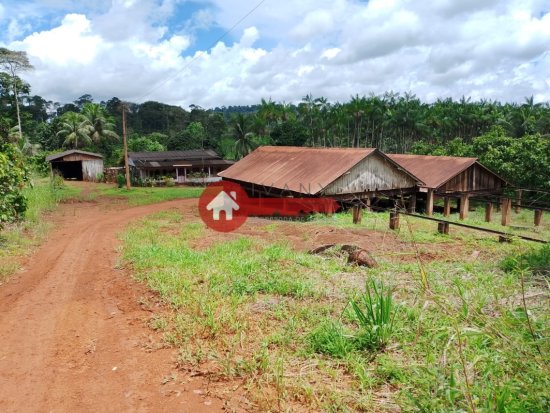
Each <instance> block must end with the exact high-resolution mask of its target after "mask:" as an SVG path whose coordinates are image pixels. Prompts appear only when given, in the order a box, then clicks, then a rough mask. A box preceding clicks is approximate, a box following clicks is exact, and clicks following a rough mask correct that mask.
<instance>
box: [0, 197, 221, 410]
mask: <svg viewBox="0 0 550 413" xmlns="http://www.w3.org/2000/svg"><path fill="white" fill-rule="evenodd" d="M196 202H197V201H196V200H185V201H171V202H167V203H163V204H157V205H151V206H143V207H135V208H129V207H123V206H119V207H118V208H116V211H113V210H107V209H106V208H107V207H106V205H104V204H103V203H99V204H94V203H82V204H78V205H76V206H71V205H65V206H64V207H63V208H62V210H61V211H62V212H61V214H60V216H58V217H57V218H56V220H57V221H58V223H57V227H56V229H55V230H53V231H52V233H51V234H50V236H49V238H48V241H47V242H46V243H45V244H44V245H43V246H42V247H41V248H39V249H38V250H37V251H36V252H35V253H34V254H33V256H32V257H31V258H30V260H29V261H28V262H27V263H26V265H25V269H24V270H22V271H21V272H20V273H18V274H17V275H15V276H14V277H12V279H11V280H10V281H9V282H7V283H6V284H4V285H1V286H0V412H3V413H7V412H202V411H204V412H206V411H208V412H212V411H221V410H222V407H223V406H222V402H221V401H220V400H218V399H215V398H213V397H210V396H209V394H208V385H207V383H205V382H204V381H203V379H202V378H194V379H193V378H191V377H187V376H186V375H185V373H182V372H179V371H177V370H176V369H175V367H174V366H175V363H174V352H173V350H169V349H156V348H155V346H151V343H155V342H156V343H158V342H159V341H160V337H159V336H158V335H157V334H156V333H154V332H152V330H150V329H149V328H147V327H146V325H145V324H146V321H147V319H148V318H149V317H150V316H151V314H150V313H149V312H147V310H146V309H144V308H143V307H142V306H140V304H139V300H140V297H144V296H147V295H148V294H149V293H148V292H147V290H146V289H145V288H144V287H143V286H141V285H140V284H138V283H136V282H134V281H133V280H132V279H131V276H130V275H129V274H128V273H127V272H126V271H124V270H119V269H118V270H117V269H116V263H117V259H118V254H117V250H116V248H117V246H118V245H119V241H118V240H117V235H116V234H117V233H119V232H120V231H122V230H123V229H124V227H125V225H127V224H128V223H129V222H130V221H133V220H135V219H138V218H140V217H142V216H144V215H147V214H150V213H152V212H155V211H160V210H167V209H170V208H177V209H182V208H183V209H184V210H186V212H187V213H189V212H190V211H191V210H192V209H193V206H194V205H195V204H196ZM149 295H150V294H149ZM151 347H153V348H151ZM163 382H165V384H163Z"/></svg>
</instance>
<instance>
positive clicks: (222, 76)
mask: <svg viewBox="0 0 550 413" xmlns="http://www.w3.org/2000/svg"><path fill="white" fill-rule="evenodd" d="M258 5H259V6H258ZM256 6H258V7H257V9H256V10H254V11H253V12H252V13H251V14H250V15H249V16H247V17H246V18H245V19H244V20H243V21H242V22H241V23H240V24H238V25H237V26H236V27H235V28H234V29H233V30H231V31H230V33H229V34H227V35H226V36H225V37H224V38H223V40H222V41H221V42H219V43H217V44H215V42H216V40H217V39H219V38H220V37H221V36H222V35H223V34H224V33H226V31H228V30H229V29H230V28H231V27H232V26H233V25H235V23H237V22H238V21H239V20H241V19H242V18H243V17H244V16H246V15H247V14H248V13H250V12H251V10H252V9H253V8H255V7H256ZM548 10H550V0H461V1H455V0H433V1H430V2H420V1H413V0H371V1H368V2H366V1H359V0H301V1H281V0H264V1H260V0H258V1H252V0H209V1H188V0H84V1H68V0H42V1H34V0H18V1H14V0H9V1H6V0H0V46H2V47H8V48H11V49H16V50H24V51H26V52H27V54H28V55H29V58H30V60H31V62H32V63H33V65H34V66H35V70H33V71H32V72H28V73H25V74H24V75H23V77H24V79H25V80H27V81H28V82H29V83H30V84H31V87H32V92H33V93H36V94H40V95H42V96H44V97H45V98H47V99H51V100H56V101H61V102H68V101H72V100H74V99H76V98H77V97H79V96H81V95H82V94H84V93H89V94H91V95H92V96H94V98H95V99H96V100H104V99H109V98H111V97H113V96H117V97H119V98H121V99H125V100H130V101H137V102H139V101H145V100H159V101H162V102H166V103H171V104H177V105H182V106H184V107H186V106H188V105H189V104H191V103H193V104H199V105H201V106H203V107H213V106H220V105H231V104H253V103H257V102H258V101H259V100H260V99H261V98H272V99H274V100H278V101H286V102H297V101H299V100H300V99H301V98H302V97H303V96H305V95H306V94H312V95H314V96H315V97H318V96H325V97H327V98H328V99H329V100H331V101H342V100H347V99H349V97H350V96H351V95H355V94H360V95H362V94H369V93H376V94H379V93H383V92H384V91H389V90H393V91H396V92H412V93H414V94H416V95H417V96H419V97H420V98H422V99H424V100H427V101H433V100H435V99H437V98H444V97H454V98H460V97H461V96H463V95H465V96H471V97H472V98H473V99H474V100H475V99H498V100H501V101H516V102H521V101H523V99H524V97H526V96H531V95H533V96H534V97H535V100H536V101H549V100H550V80H549V79H550V16H549V14H548Z"/></svg>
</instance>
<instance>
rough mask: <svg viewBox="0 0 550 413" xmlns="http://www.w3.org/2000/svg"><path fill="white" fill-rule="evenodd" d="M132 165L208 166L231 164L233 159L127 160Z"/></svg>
mask: <svg viewBox="0 0 550 413" xmlns="http://www.w3.org/2000/svg"><path fill="white" fill-rule="evenodd" d="M129 163H130V164H131V165H132V166H135V167H138V168H174V167H176V166H178V165H179V166H180V167H182V168H183V166H181V165H185V166H187V167H195V168H200V167H203V166H204V167H208V166H229V165H233V161H226V160H224V159H204V160H203V159H194V160H189V159H174V160H172V161H142V160H131V162H129Z"/></svg>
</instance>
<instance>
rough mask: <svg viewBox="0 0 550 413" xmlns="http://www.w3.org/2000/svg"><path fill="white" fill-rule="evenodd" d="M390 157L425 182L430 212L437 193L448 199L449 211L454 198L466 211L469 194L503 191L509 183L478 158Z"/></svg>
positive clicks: (396, 155)
mask: <svg viewBox="0 0 550 413" xmlns="http://www.w3.org/2000/svg"><path fill="white" fill-rule="evenodd" d="M388 157H390V158H391V159H392V160H394V161H395V162H396V163H398V164H399V165H401V166H402V167H403V168H404V169H406V170H408V171H409V172H410V173H412V174H414V175H415V176H417V177H418V178H420V179H421V180H422V181H423V182H424V184H423V185H422V186H421V187H420V189H419V191H420V192H423V193H426V212H427V214H428V215H431V214H432V212H433V201H434V196H441V197H444V198H445V200H446V205H445V210H446V212H448V208H449V204H448V202H449V199H450V198H453V197H454V198H459V199H460V200H461V209H463V210H467V208H468V197H469V196H470V195H473V194H477V195H488V194H490V195H495V194H500V193H502V190H503V189H504V188H505V187H506V186H507V185H508V183H507V182H506V181H505V180H504V179H502V178H501V177H499V176H498V175H497V174H495V173H494V172H492V171H490V170H489V169H488V168H486V167H485V166H483V165H482V164H480V163H479V162H478V160H477V158H463V157H456V156H429V155H404V154H388ZM464 212H465V211H463V213H464Z"/></svg>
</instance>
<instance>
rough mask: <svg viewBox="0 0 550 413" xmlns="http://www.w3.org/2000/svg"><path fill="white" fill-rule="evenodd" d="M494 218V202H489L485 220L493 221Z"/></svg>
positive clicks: (486, 206)
mask: <svg viewBox="0 0 550 413" xmlns="http://www.w3.org/2000/svg"><path fill="white" fill-rule="evenodd" d="M492 220H493V203H492V202H487V204H486V205H485V222H491V221H492Z"/></svg>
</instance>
